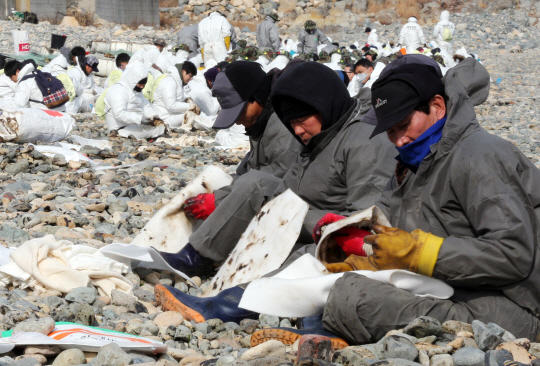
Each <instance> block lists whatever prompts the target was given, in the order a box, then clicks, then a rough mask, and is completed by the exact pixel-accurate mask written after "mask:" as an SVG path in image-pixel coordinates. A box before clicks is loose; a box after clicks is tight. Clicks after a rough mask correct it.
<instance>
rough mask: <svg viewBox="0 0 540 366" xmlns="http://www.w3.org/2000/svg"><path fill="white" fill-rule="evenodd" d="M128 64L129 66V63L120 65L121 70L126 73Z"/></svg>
mask: <svg viewBox="0 0 540 366" xmlns="http://www.w3.org/2000/svg"><path fill="white" fill-rule="evenodd" d="M127 64H128V63H127V62H121V63H120V70H122V71H124V70H125V69H126V67H127Z"/></svg>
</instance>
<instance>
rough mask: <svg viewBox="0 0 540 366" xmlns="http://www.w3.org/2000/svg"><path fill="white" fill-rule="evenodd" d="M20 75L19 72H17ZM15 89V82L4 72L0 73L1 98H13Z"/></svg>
mask: <svg viewBox="0 0 540 366" xmlns="http://www.w3.org/2000/svg"><path fill="white" fill-rule="evenodd" d="M19 75H20V73H19ZM16 91H17V83H14V82H13V81H11V79H10V78H8V77H7V76H6V74H2V75H0V97H1V98H13V97H14V96H15V92H16Z"/></svg>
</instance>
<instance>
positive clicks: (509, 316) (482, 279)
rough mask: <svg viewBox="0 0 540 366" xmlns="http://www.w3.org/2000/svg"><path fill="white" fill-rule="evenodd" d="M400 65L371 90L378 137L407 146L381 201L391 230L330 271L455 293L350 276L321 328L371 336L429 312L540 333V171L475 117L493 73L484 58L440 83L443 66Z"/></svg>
mask: <svg viewBox="0 0 540 366" xmlns="http://www.w3.org/2000/svg"><path fill="white" fill-rule="evenodd" d="M411 56H412V55H411ZM420 57H424V56H420ZM407 58H408V56H405V58H404V59H407ZM399 61H400V60H399V59H398V60H397V61H394V62H398V64H399ZM394 62H393V63H392V64H390V66H396V65H394ZM397 66H398V67H392V68H391V70H388V72H387V70H385V71H384V72H383V74H381V76H380V78H379V80H378V81H377V82H376V83H375V84H374V86H373V88H372V102H373V104H374V106H375V113H376V116H377V119H378V124H377V127H376V129H375V131H374V133H373V135H374V136H375V135H377V134H378V133H383V132H386V135H388V138H389V139H390V140H391V141H392V142H393V143H394V144H395V145H396V147H397V148H398V152H399V157H398V158H397V160H398V164H397V167H396V173H395V175H394V176H393V177H392V179H391V181H390V184H389V186H388V188H387V189H386V190H385V192H384V193H383V196H382V198H381V200H380V202H379V203H378V204H377V205H378V206H379V207H380V208H381V209H382V210H383V211H384V213H385V215H386V216H387V218H388V219H389V221H390V223H391V225H392V226H393V228H389V227H376V228H375V231H376V233H377V235H373V236H368V237H366V238H365V239H364V241H365V243H368V244H371V245H373V256H370V257H367V258H366V257H354V256H351V257H349V258H347V260H346V261H345V263H339V264H332V265H330V266H329V269H330V270H332V271H334V272H338V271H347V270H353V269H354V270H361V269H372V270H386V269H407V270H409V271H412V272H417V273H420V274H423V275H425V276H430V277H433V278H437V279H440V280H442V281H445V282H446V283H448V284H449V285H451V286H452V287H453V288H454V294H453V296H452V297H450V298H449V299H445V300H438V299H428V298H421V297H416V296H414V295H413V294H411V293H410V292H407V291H405V290H400V289H398V288H396V287H394V286H392V285H389V284H385V283H381V282H378V281H374V280H370V279H368V278H366V277H363V276H360V275H357V274H352V273H347V274H345V275H344V276H343V277H342V278H341V279H339V280H338V281H337V282H336V283H335V285H334V287H333V288H332V290H331V291H330V296H329V297H328V302H327V305H326V308H325V310H324V317H323V323H324V327H325V328H326V329H328V330H331V331H332V332H334V333H336V334H339V335H341V336H342V337H343V338H345V339H346V340H348V341H349V342H353V343H360V344H362V343H371V342H375V341H377V340H378V339H380V338H381V337H383V336H384V335H385V334H386V332H387V331H389V330H391V329H398V328H403V327H404V326H405V325H407V324H408V323H409V322H410V321H412V320H413V319H414V318H416V317H419V316H424V315H425V316H430V317H434V318H436V319H438V320H439V321H441V322H443V321H446V320H459V321H462V322H466V323H471V322H472V321H473V320H475V319H478V320H481V321H483V322H485V323H487V322H493V323H496V324H497V325H499V326H501V327H502V328H504V329H506V330H507V331H509V332H511V333H512V334H513V335H514V336H516V337H517V338H528V339H538V338H537V337H538V335H539V331H540V321H539V318H540V251H539V250H538V248H539V245H540V192H539V191H538V182H539V181H540V171H539V170H538V169H537V168H536V167H535V166H534V165H533V164H532V163H531V161H530V160H529V159H528V158H527V157H526V156H525V155H524V154H523V153H522V152H521V151H519V149H518V148H517V147H516V146H515V145H514V144H512V143H511V142H510V141H507V140H503V139H501V138H500V137H498V136H495V135H493V134H490V133H489V132H487V131H485V130H484V129H483V128H482V127H481V126H480V124H479V123H478V121H477V119H476V114H475V111H474V106H475V105H476V104H478V103H480V102H482V101H484V100H485V99H486V98H487V95H488V93H489V74H488V73H487V71H486V70H485V69H484V68H483V66H482V65H480V64H479V63H478V62H477V61H476V60H474V59H470V60H469V59H467V60H465V61H463V62H462V63H460V64H459V65H458V66H457V67H455V68H453V69H450V70H449V71H448V73H447V74H446V76H445V77H444V79H442V80H441V75H440V70H439V68H438V67H437V65H436V64H435V65H433V66H426V65H414V64H413V65H412V66H411V64H400V65H397ZM469 94H470V95H469ZM398 106H402V108H398ZM398 248H399V250H398ZM404 253H406V254H404ZM354 289H361V291H356V290H354ZM381 309H384V311H381ZM389 320H391V321H389Z"/></svg>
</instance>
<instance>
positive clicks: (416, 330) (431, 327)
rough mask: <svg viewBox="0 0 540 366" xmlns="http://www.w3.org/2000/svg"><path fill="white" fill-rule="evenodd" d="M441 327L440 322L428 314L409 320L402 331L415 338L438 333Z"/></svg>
mask: <svg viewBox="0 0 540 366" xmlns="http://www.w3.org/2000/svg"><path fill="white" fill-rule="evenodd" d="M441 329H442V326H441V323H440V322H439V321H438V320H437V319H435V318H432V317H429V316H421V317H418V318H416V319H414V320H413V321H412V322H410V323H409V325H407V326H406V327H405V329H403V333H406V334H410V335H413V336H415V337H416V338H424V337H429V336H432V335H437V334H439V333H440V331H441Z"/></svg>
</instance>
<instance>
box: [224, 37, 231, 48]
mask: <svg viewBox="0 0 540 366" xmlns="http://www.w3.org/2000/svg"><path fill="white" fill-rule="evenodd" d="M224 41H225V48H226V49H227V50H228V49H229V46H230V45H231V37H230V36H229V37H225V38H224Z"/></svg>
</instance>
